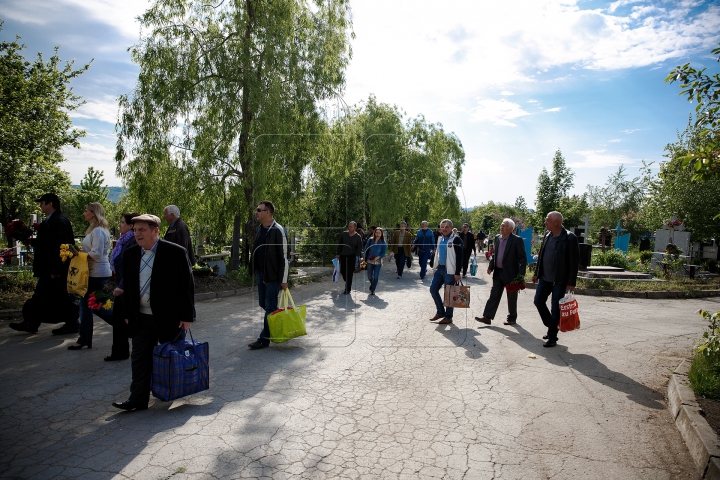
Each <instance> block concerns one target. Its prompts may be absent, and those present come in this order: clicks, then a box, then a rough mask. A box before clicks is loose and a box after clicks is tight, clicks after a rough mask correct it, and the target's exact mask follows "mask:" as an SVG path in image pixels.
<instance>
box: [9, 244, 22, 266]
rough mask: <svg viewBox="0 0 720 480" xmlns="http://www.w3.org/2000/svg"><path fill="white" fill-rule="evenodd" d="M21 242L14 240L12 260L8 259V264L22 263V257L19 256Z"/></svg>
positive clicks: (17, 264)
mask: <svg viewBox="0 0 720 480" xmlns="http://www.w3.org/2000/svg"><path fill="white" fill-rule="evenodd" d="M21 245H22V244H21V243H20V242H18V241H17V240H15V245H14V246H13V247H12V252H13V253H12V255H13V256H12V260H10V265H14V266H16V267H17V266H20V265H22V258H21V257H20V250H21V249H22V246H21Z"/></svg>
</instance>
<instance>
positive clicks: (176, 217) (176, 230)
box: [163, 205, 195, 265]
mask: <svg viewBox="0 0 720 480" xmlns="http://www.w3.org/2000/svg"><path fill="white" fill-rule="evenodd" d="M163 216H164V217H165V221H166V222H168V225H169V226H168V229H167V232H165V236H164V237H163V239H164V240H167V241H168V242H172V243H174V244H176V245H180V246H181V247H185V250H187V254H188V259H189V260H190V265H195V254H194V253H193V248H192V239H191V238H190V230H188V227H187V225H185V222H183V221H182V220H181V219H180V209H179V208H178V207H177V206H175V205H168V206H167V207H165V210H164V211H163Z"/></svg>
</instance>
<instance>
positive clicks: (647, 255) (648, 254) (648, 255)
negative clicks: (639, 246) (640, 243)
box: [640, 250, 653, 263]
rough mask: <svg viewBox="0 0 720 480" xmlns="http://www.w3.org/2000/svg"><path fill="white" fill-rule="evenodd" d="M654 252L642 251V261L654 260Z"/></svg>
mask: <svg viewBox="0 0 720 480" xmlns="http://www.w3.org/2000/svg"><path fill="white" fill-rule="evenodd" d="M652 256H653V252H650V251H648V250H645V251H643V252H640V263H648V262H650V260H652Z"/></svg>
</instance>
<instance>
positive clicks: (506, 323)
mask: <svg viewBox="0 0 720 480" xmlns="http://www.w3.org/2000/svg"><path fill="white" fill-rule="evenodd" d="M503 325H517V322H511V321H510V320H508V321H507V322H503Z"/></svg>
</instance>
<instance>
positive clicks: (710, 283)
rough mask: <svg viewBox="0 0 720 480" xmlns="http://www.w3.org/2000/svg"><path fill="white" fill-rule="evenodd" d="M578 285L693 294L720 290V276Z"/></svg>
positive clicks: (579, 283)
mask: <svg viewBox="0 0 720 480" xmlns="http://www.w3.org/2000/svg"><path fill="white" fill-rule="evenodd" d="M532 276H533V272H531V271H529V270H528V272H527V273H526V274H525V282H526V283H530V282H532ZM577 287H578V288H583V289H598V290H618V291H625V292H687V293H688V294H692V293H694V292H697V291H701V290H720V278H709V279H703V278H696V279H695V280H690V279H689V278H671V279H670V280H666V281H662V282H642V281H628V280H612V279H608V278H593V279H587V280H586V279H584V278H578V281H577Z"/></svg>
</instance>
